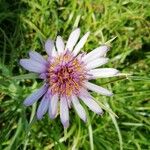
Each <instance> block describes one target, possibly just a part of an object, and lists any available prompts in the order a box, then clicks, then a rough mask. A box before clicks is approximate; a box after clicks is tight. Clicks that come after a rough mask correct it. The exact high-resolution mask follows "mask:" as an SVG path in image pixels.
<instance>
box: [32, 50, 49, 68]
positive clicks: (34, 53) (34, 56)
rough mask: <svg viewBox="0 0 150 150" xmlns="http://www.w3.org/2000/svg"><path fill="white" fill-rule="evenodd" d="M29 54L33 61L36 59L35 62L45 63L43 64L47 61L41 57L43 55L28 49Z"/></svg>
mask: <svg viewBox="0 0 150 150" xmlns="http://www.w3.org/2000/svg"><path fill="white" fill-rule="evenodd" d="M29 56H30V58H31V59H32V60H34V61H37V62H39V63H42V64H45V65H46V64H47V61H46V60H45V59H44V58H43V56H42V55H40V54H39V53H37V52H35V51H30V52H29Z"/></svg>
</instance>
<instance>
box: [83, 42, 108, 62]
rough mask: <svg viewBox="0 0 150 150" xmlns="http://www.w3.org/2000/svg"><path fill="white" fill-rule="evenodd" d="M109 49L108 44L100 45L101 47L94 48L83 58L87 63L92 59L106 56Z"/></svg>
mask: <svg viewBox="0 0 150 150" xmlns="http://www.w3.org/2000/svg"><path fill="white" fill-rule="evenodd" d="M108 50H109V48H108V46H106V45H103V46H100V47H98V48H96V49H94V50H93V51H91V52H90V53H88V54H87V55H85V56H84V57H83V58H82V60H83V61H84V62H85V63H87V62H90V61H92V60H95V59H96V58H99V57H104V56H105V54H106V53H107V51H108Z"/></svg>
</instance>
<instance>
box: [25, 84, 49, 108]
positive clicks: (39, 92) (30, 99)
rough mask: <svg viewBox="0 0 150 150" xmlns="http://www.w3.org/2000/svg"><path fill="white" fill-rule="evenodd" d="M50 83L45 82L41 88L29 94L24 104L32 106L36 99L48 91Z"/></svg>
mask: <svg viewBox="0 0 150 150" xmlns="http://www.w3.org/2000/svg"><path fill="white" fill-rule="evenodd" d="M47 89H48V85H46V84H44V85H43V86H42V87H41V88H40V89H38V90H36V91H34V92H33V93H32V94H31V95H29V96H28V97H27V98H26V99H25V100H24V102H23V104H24V105H26V106H30V105H32V104H33V103H35V102H36V101H38V100H39V99H40V98H41V97H42V96H43V95H44V94H45V93H46V91H47Z"/></svg>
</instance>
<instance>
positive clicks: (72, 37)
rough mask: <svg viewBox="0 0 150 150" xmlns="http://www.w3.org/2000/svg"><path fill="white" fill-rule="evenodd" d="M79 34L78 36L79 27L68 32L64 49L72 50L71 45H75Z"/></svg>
mask: <svg viewBox="0 0 150 150" xmlns="http://www.w3.org/2000/svg"><path fill="white" fill-rule="evenodd" d="M79 36H80V29H79V28H77V29H75V30H74V31H73V32H72V33H71V34H70V36H69V39H68V41H67V44H66V48H65V49H66V50H69V51H72V50H73V47H74V46H75V44H76V43H77V41H78V39H79Z"/></svg>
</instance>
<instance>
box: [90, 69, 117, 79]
mask: <svg viewBox="0 0 150 150" xmlns="http://www.w3.org/2000/svg"><path fill="white" fill-rule="evenodd" d="M88 73H89V74H90V75H92V76H90V78H91V79H95V78H107V77H114V76H116V75H117V74H118V73H119V71H118V70H117V69H114V68H101V69H93V70H90V71H89V72H88Z"/></svg>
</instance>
